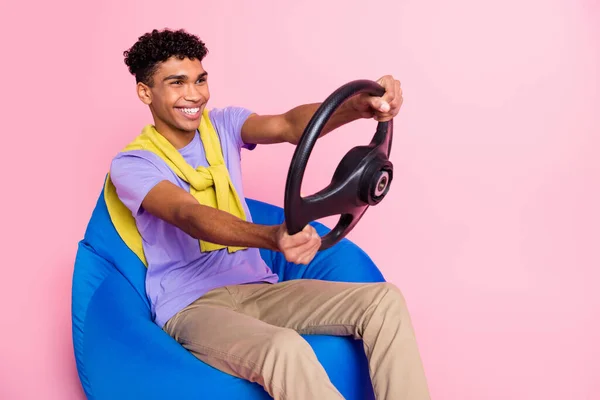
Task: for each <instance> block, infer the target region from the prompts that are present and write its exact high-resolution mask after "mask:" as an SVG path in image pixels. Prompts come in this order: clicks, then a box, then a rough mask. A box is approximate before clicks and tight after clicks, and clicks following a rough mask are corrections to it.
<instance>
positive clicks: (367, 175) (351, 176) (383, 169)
mask: <svg viewBox="0 0 600 400" xmlns="http://www.w3.org/2000/svg"><path fill="white" fill-rule="evenodd" d="M362 93H367V94H369V95H371V96H383V94H384V93H385V89H384V88H383V87H382V86H381V85H379V84H378V83H376V82H373V81H369V80H356V81H352V82H350V83H347V84H345V85H343V86H341V87H340V88H339V89H337V90H336V91H335V92H333V93H332V94H331V95H330V96H329V97H327V99H326V100H325V101H324V102H323V103H322V104H321V106H320V107H319V108H318V109H317V111H316V112H315V114H314V115H313V117H312V118H311V120H310V121H309V123H308V125H307V126H306V129H305V130H304V133H303V134H302V137H301V138H300V141H299V143H298V146H297V147H296V150H295V152H294V156H293V157H292V162H291V164H290V169H289V171H288V176H287V181H286V187H285V200H284V216H285V223H286V228H287V230H288V233H289V234H290V235H293V234H296V233H298V232H300V231H301V230H302V229H303V228H304V227H305V226H306V225H307V224H308V223H309V222H312V221H315V220H318V219H320V218H324V217H329V216H332V215H340V219H339V221H338V223H337V225H336V226H335V227H334V228H333V229H332V230H331V231H330V232H329V233H327V234H326V235H325V236H323V237H322V238H321V248H320V249H319V251H320V250H325V249H328V248H329V247H331V246H333V245H335V244H336V243H337V242H339V241H340V240H342V239H343V238H344V237H345V236H346V235H347V234H348V233H349V232H350V231H351V230H352V229H353V228H354V226H356V224H357V222H358V221H359V220H360V219H361V218H362V216H363V215H364V213H365V211H366V210H367V208H368V207H369V206H374V205H376V204H378V203H379V202H381V200H383V198H384V197H385V195H386V194H387V193H388V191H389V189H390V184H391V182H392V177H393V171H394V167H393V165H392V163H391V162H390V160H389V156H390V151H391V148H392V136H393V132H394V129H393V120H390V121H387V122H379V123H378V125H377V130H376V132H375V135H374V136H373V139H371V143H369V144H368V145H366V146H357V147H354V148H352V149H351V150H350V151H349V152H348V153H346V155H345V156H344V157H343V158H342V160H341V161H340V163H339V165H338V166H337V168H336V170H335V172H334V174H333V178H332V179H331V183H330V184H329V185H328V186H327V187H325V188H324V189H322V190H320V191H319V192H317V193H315V194H313V195H310V196H307V197H302V196H301V195H300V188H301V187H302V179H303V177H304V171H305V169H306V165H307V163H308V159H309V157H310V153H311V151H312V149H313V147H314V145H315V143H316V141H317V139H318V138H319V136H320V134H321V131H322V130H323V127H324V126H325V124H326V123H327V121H329V118H331V116H332V114H333V113H334V112H335V110H336V109H337V108H338V107H339V106H341V105H342V104H343V103H344V102H345V101H346V100H348V99H349V98H350V97H352V96H355V95H358V94H362Z"/></svg>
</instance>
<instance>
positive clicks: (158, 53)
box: [123, 29, 208, 86]
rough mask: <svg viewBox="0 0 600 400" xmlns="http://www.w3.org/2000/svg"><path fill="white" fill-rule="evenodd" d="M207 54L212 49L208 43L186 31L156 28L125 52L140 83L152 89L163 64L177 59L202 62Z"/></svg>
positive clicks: (131, 70)
mask: <svg viewBox="0 0 600 400" xmlns="http://www.w3.org/2000/svg"><path fill="white" fill-rule="evenodd" d="M207 53H208V49H207V48H206V45H205V44H204V42H202V41H201V40H200V38H198V37H197V36H196V35H192V34H190V33H187V32H186V31H184V30H183V29H179V30H177V31H173V30H170V29H164V30H162V31H159V30H157V29H154V30H153V31H152V32H149V33H146V34H144V35H143V36H140V37H139V38H138V41H137V42H136V43H135V44H134V45H133V46H131V48H130V49H129V50H126V51H124V52H123V56H124V57H125V64H126V65H127V67H128V68H129V72H130V73H131V74H132V75H134V76H135V80H136V82H143V83H145V84H146V85H148V86H152V85H153V82H152V75H153V74H154V72H155V71H156V68H157V67H158V64H159V63H161V62H163V61H166V60H167V59H169V58H170V57H173V56H175V57H179V58H180V59H184V58H189V59H191V60H194V59H198V60H200V61H202V59H203V58H204V57H205V56H206V54H207Z"/></svg>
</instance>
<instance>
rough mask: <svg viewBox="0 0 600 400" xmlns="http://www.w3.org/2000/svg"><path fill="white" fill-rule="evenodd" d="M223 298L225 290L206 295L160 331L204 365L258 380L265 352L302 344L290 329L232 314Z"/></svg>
mask: <svg viewBox="0 0 600 400" xmlns="http://www.w3.org/2000/svg"><path fill="white" fill-rule="evenodd" d="M227 296H228V291H227V289H225V288H221V289H218V290H217V291H214V292H211V293H209V294H207V296H206V297H203V298H200V299H198V300H196V301H195V302H194V303H192V304H191V305H190V306H188V307H186V308H185V309H183V310H182V311H180V312H179V313H178V314H176V315H175V316H174V317H173V318H171V319H170V320H169V321H168V322H167V323H166V324H165V327H164V330H165V331H166V332H167V333H168V334H169V335H170V336H172V337H173V338H174V339H175V340H176V341H177V342H179V343H180V344H181V345H182V346H183V347H184V348H186V349H187V350H188V351H190V352H191V353H192V354H194V355H195V356H196V357H197V358H199V359H200V360H202V361H204V362H205V363H207V364H209V365H212V366H213V367H215V368H217V369H220V370H221V371H224V372H226V373H229V374H231V375H234V376H238V377H241V378H244V379H249V380H253V381H257V380H258V381H260V380H261V379H262V377H261V376H260V373H261V371H260V366H261V365H262V363H263V359H264V357H265V354H266V353H267V352H268V351H270V350H271V349H272V348H273V347H274V346H286V345H287V344H288V343H292V344H296V343H297V342H304V341H303V340H302V338H301V337H300V336H299V335H298V333H296V332H294V331H293V330H291V329H286V328H282V327H278V326H274V325H270V324H268V323H266V322H264V321H261V320H259V319H256V318H254V317H252V316H249V315H245V314H242V313H240V312H238V311H236V309H235V304H234V303H233V301H231V302H229V301H228V300H227ZM229 297H230V296H229ZM301 345H303V344H301ZM306 346H308V344H306Z"/></svg>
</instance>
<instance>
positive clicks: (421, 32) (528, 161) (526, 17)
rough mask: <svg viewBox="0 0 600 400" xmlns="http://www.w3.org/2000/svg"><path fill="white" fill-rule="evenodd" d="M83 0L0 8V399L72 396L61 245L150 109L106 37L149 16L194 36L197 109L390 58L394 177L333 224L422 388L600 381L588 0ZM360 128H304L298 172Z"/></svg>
mask: <svg viewBox="0 0 600 400" xmlns="http://www.w3.org/2000/svg"><path fill="white" fill-rule="evenodd" d="M87 4H88V2H77V1H65V0H61V1H52V2H37V4H32V3H29V2H26V1H24V2H17V3H13V4H11V6H10V7H11V9H12V10H11V11H9V12H7V11H6V9H4V10H3V11H2V13H1V14H2V15H3V16H2V17H0V18H2V21H0V22H1V24H0V30H1V32H0V33H1V36H0V37H2V41H3V43H2V49H3V52H2V53H3V56H2V63H1V64H0V65H1V66H2V75H1V76H2V80H1V82H2V86H1V90H2V112H3V119H2V122H3V127H2V128H3V129H2V132H3V150H4V151H3V156H2V158H1V159H0V163H1V169H0V171H2V180H1V184H2V186H3V190H2V193H3V195H2V207H1V208H0V218H1V219H0V221H2V222H1V223H0V226H1V228H0V229H1V230H2V237H4V239H3V243H4V245H3V246H2V258H3V263H2V265H3V268H2V270H3V274H2V289H1V290H0V307H1V308H2V311H1V314H0V315H1V318H2V327H3V329H2V331H1V333H0V338H1V340H0V360H1V361H0V398H2V399H38V398H43V399H63V400H65V399H80V398H83V394H82V390H81V388H80V384H79V381H78V378H77V376H76V370H75V364H74V358H73V354H72V343H71V336H70V335H71V325H70V288H71V274H72V269H73V260H74V255H75V251H76V244H77V241H78V240H79V239H80V238H81V236H82V235H83V232H84V229H85V226H86V223H87V219H88V218H89V216H90V213H91V211H92V209H93V206H94V204H95V201H96V199H97V196H98V194H99V192H100V189H101V186H102V180H103V177H104V174H105V173H106V171H107V168H108V165H109V162H110V159H111V157H112V156H113V155H114V153H115V152H116V151H118V150H119V149H120V148H121V146H123V145H124V144H125V143H127V142H128V141H129V140H130V139H131V138H133V137H134V136H135V135H137V134H138V132H139V130H140V128H141V127H142V125H143V124H146V123H148V121H149V117H150V116H149V113H148V111H147V109H146V108H145V107H144V106H143V105H142V104H141V103H140V102H139V101H138V100H137V98H136V97H135V93H134V81H133V78H132V77H130V76H129V75H128V72H127V70H126V68H125V65H124V64H123V61H122V52H123V50H125V49H126V48H127V47H128V46H130V45H131V44H132V43H133V42H134V41H135V40H136V38H137V36H139V35H140V34H142V33H143V32H146V31H147V30H150V29H152V28H154V27H158V28H162V27H173V28H179V27H184V28H186V29H189V30H190V31H192V32H194V33H197V34H199V35H200V36H201V37H202V38H203V39H204V40H205V41H206V42H207V44H208V46H209V49H210V54H209V57H208V59H207V60H206V63H205V66H206V67H207V69H208V70H209V72H210V74H211V78H210V79H211V89H212V94H213V97H212V100H211V104H212V106H213V107H215V106H225V105H228V104H236V105H243V106H246V107H249V108H252V109H254V110H255V111H257V112H260V113H275V112H283V111H286V110H287V109H289V108H291V107H293V106H295V105H297V104H300V103H304V102H312V101H321V100H323V99H324V98H325V97H326V96H327V95H328V94H329V93H330V92H331V91H333V90H334V89H335V88H337V87H338V86H339V85H341V84H343V83H346V82H347V81H349V80H352V79H356V78H369V79H377V78H378V77H379V76H381V75H383V74H387V73H391V74H393V75H395V76H396V77H398V78H399V79H400V80H401V81H402V83H403V88H404V91H405V105H404V107H403V109H402V111H401V114H400V115H399V117H398V118H397V120H396V137H395V145H394V149H393V153H392V160H393V162H394V163H395V167H396V175H395V181H394V185H393V187H392V190H391V192H390V194H389V197H388V198H387V199H386V200H385V201H384V202H383V203H382V204H381V205H379V206H378V207H376V208H372V209H371V210H370V211H369V212H368V213H367V214H366V216H365V217H364V218H363V220H362V221H361V223H360V224H359V226H358V227H357V228H356V230H355V231H354V232H353V233H352V234H351V236H350V237H351V239H353V240H354V241H356V242H357V243H358V244H359V245H361V246H362V247H363V248H364V249H365V250H366V251H367V252H368V253H369V254H371V255H372V257H373V258H374V259H375V261H376V262H377V263H378V264H379V265H380V267H381V269H382V270H383V271H384V273H385V275H386V276H387V278H388V279H389V280H391V281H393V282H394V283H396V284H398V285H399V286H400V287H401V288H402V290H403V291H404V293H405V295H406V297H407V299H408V301H409V305H410V307H411V310H412V313H413V316H414V322H415V325H416V329H417V332H418V336H419V340H420V345H421V349H422V354H423V358H424V362H425V365H426V369H427V374H428V377H429V381H430V384H431V391H432V395H433V398H435V399H440V400H441V399H446V400H452V399H457V400H458V399H461V400H465V399H478V400H480V399H498V400H500V399H503V400H504V399H544V400H559V399H560V400H566V399H577V400H592V399H598V398H600V379H599V375H600V373H599V371H600V361H599V358H600V345H599V344H598V337H600V325H599V324H598V322H597V321H598V316H599V311H600V294H599V291H598V289H597V286H598V282H599V281H600V273H599V270H600V268H599V267H600V228H599V227H600V211H599V207H598V205H599V203H600V189H599V179H600V158H599V157H598V155H597V154H598V148H599V147H600V138H599V133H600V112H599V111H598V110H599V108H600V95H599V93H600V81H599V73H598V71H599V70H600V29H599V28H598V22H599V17H600V5H599V4H598V3H597V2H594V1H592V0H585V1H584V0H505V1H502V2H500V1H498V2H490V1H486V2H483V1H479V0H455V1H452V2H450V1H444V0H419V1H416V0H404V1H399V0H381V1H378V2H362V1H360V2H359V1H342V0H335V1H327V0H326V1H323V0H303V1H296V2H293V3H292V2H286V1H274V0H273V1H258V2H249V1H243V2H242V1H238V2H232V1H213V2H210V3H208V2H198V1H170V2H159V1H156V0H145V1H110V0H108V1H106V0H105V1H102V2H94V3H93V4H94V5H93V6H88V5H87ZM374 126H375V124H374V123H373V122H371V121H361V122H359V123H356V124H352V125H350V126H347V127H345V128H343V129H340V130H339V131H336V132H334V133H333V134H331V135H330V136H328V137H327V138H325V139H324V140H322V141H320V143H318V145H317V148H316V149H315V153H314V156H313V157H312V159H311V163H310V165H309V169H308V172H307V178H306V182H307V185H306V188H307V189H306V190H307V191H311V190H316V189H318V188H320V187H322V186H323V185H324V184H325V183H326V182H327V180H328V178H329V177H330V176H331V174H332V173H333V170H334V168H335V166H336V165H337V162H338V161H339V159H340V158H341V156H342V155H343V154H344V153H345V152H346V151H347V150H348V149H350V148H351V147H352V146H354V145H357V144H361V143H364V142H366V141H367V140H368V139H369V138H370V135H371V133H372V131H373V129H374ZM6 139H8V143H7V142H6ZM292 150H293V149H292V147H291V146H286V145H278V146H272V147H262V148H259V149H257V150H256V151H255V152H253V153H246V156H245V158H244V165H245V182H246V188H247V193H248V195H249V196H251V197H255V198H259V199H261V200H266V201H270V202H273V203H276V204H279V205H281V204H282V201H283V189H284V182H285V177H286V173H287V168H288V165H289V161H290V158H291V155H292ZM262 162H267V163H268V165H266V166H260V164H261V163H262ZM319 171H323V172H324V173H325V177H322V178H319V177H318V176H317V174H318V172H319ZM265 175H268V176H269V177H270V178H272V179H273V180H274V182H275V183H274V184H273V185H269V186H268V185H266V184H265V183H264V176H265ZM75 186H79V189H76V188H75Z"/></svg>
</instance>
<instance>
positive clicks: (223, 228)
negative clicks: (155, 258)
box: [177, 204, 279, 250]
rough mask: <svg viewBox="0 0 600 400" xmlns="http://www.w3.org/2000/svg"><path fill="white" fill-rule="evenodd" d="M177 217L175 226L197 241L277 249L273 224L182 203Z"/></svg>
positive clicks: (199, 205) (276, 232)
mask: <svg viewBox="0 0 600 400" xmlns="http://www.w3.org/2000/svg"><path fill="white" fill-rule="evenodd" d="M177 219H178V221H177V225H178V226H180V227H181V229H182V230H184V231H185V232H186V233H187V234H189V235H190V236H192V237H193V238H195V239H198V240H203V241H206V242H210V243H215V244H220V245H224V246H236V247H237V246H239V247H254V248H261V249H269V250H278V245H277V235H278V231H279V226H277V225H274V226H270V225H259V224H254V223H251V222H247V221H244V220H242V219H240V218H238V217H236V216H234V215H231V214H230V213H228V212H225V211H221V210H218V209H215V208H213V207H208V206H204V205H201V204H189V205H185V206H183V207H182V208H181V210H179V212H178V213H177Z"/></svg>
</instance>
